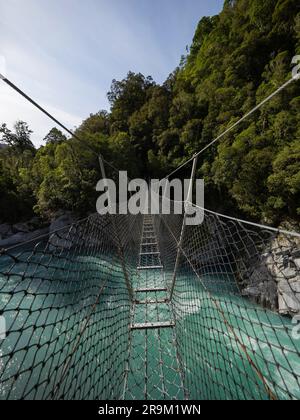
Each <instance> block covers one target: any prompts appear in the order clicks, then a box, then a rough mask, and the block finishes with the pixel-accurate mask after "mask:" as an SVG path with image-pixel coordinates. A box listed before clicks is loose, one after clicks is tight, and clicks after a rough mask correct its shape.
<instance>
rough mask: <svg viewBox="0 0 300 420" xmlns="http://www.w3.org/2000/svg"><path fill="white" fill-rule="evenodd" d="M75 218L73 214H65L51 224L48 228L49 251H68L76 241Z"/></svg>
mask: <svg viewBox="0 0 300 420" xmlns="http://www.w3.org/2000/svg"><path fill="white" fill-rule="evenodd" d="M75 223H76V217H75V215H74V214H73V213H71V212H67V213H64V214H62V215H60V216H58V217H57V218H56V219H54V220H53V221H52V222H51V225H50V228H49V233H50V236H49V243H50V249H51V250H55V249H70V248H72V246H73V244H74V242H75V240H76V228H75V227H74V224H75Z"/></svg>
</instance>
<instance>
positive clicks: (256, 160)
mask: <svg viewBox="0 0 300 420" xmlns="http://www.w3.org/2000/svg"><path fill="white" fill-rule="evenodd" d="M295 54H300V12H299V0H263V1H262V0H251V1H248V0H226V1H225V4H224V8H223V11H222V12H221V13H220V14H219V15H218V16H214V17H204V18H202V19H201V21H200V22H199V24H198V26H197V29H196V32H195V36H194V38H193V42H192V45H191V47H190V52H189V54H188V55H187V56H184V59H183V60H182V61H181V65H180V66H179V67H178V68H177V69H175V71H174V72H173V73H172V74H170V76H169V77H168V79H167V80H166V82H165V83H164V84H163V85H162V86H160V85H158V84H156V83H154V82H153V80H152V78H151V77H145V76H143V75H142V74H140V73H138V74H135V73H133V72H129V73H128V74H127V76H126V78H125V79H123V80H121V81H117V80H113V82H112V86H111V90H110V92H109V93H108V99H109V101H110V104H111V111H110V113H108V112H106V111H100V112H98V113H96V114H91V115H90V116H89V117H88V118H87V119H86V120H85V121H84V122H83V123H82V125H81V126H80V127H79V128H78V129H77V130H76V135H77V136H78V137H80V138H81V139H82V141H81V142H78V141H77V140H76V139H67V138H66V137H65V136H64V135H63V134H62V133H61V132H60V131H59V130H58V129H56V128H54V129H52V130H51V131H50V133H49V134H48V135H47V136H46V138H45V142H46V145H45V146H43V147H41V148H40V149H39V150H38V151H35V150H34V148H33V145H32V143H31V140H30V134H31V131H30V130H29V128H28V126H27V124H26V123H23V122H19V123H17V125H16V127H15V130H14V132H11V131H10V130H9V129H8V128H7V126H6V125H5V124H4V125H2V127H1V128H0V134H2V139H3V141H4V142H5V144H6V145H8V147H7V148H4V149H0V191H1V203H2V206H1V212H2V214H1V215H0V219H1V220H2V219H3V220H4V219H6V218H9V217H11V218H18V217H19V218H20V212H23V210H20V206H19V205H20V203H21V204H22V205H23V203H26V208H27V210H26V211H25V212H24V214H27V212H28V211H31V209H32V207H33V206H34V209H35V211H36V212H38V213H39V214H40V215H42V216H44V217H51V215H52V214H53V213H55V212H56V211H57V210H58V209H62V210H73V211H76V212H78V213H82V214H84V213H86V212H88V211H94V207H95V201H96V196H95V185H96V182H97V181H98V179H99V178H100V176H101V175H100V172H99V165H98V161H97V155H98V154H99V153H101V154H102V155H103V156H104V157H105V159H106V160H108V161H110V162H112V163H113V164H114V165H115V166H117V167H119V168H120V169H122V170H126V169H127V170H129V176H134V177H136V176H139V177H144V178H147V177H153V178H154V177H158V176H160V177H162V176H163V175H165V174H166V172H168V171H171V170H172V169H174V168H176V167H177V166H178V165H179V164H181V163H183V162H184V161H185V160H186V159H187V158H188V157H191V156H192V155H193V154H194V153H195V152H196V151H198V150H201V149H202V148H203V147H205V146H206V145H207V144H208V143H210V142H211V141H212V139H214V138H216V137H217V136H218V135H219V134H221V133H222V132H223V131H224V130H225V129H226V128H228V127H229V126H230V125H232V124H234V123H235V122H236V121H238V119H239V118H241V116H242V115H244V114H245V113H247V112H248V111H249V110H250V109H252V108H253V107H254V106H255V105H256V104H258V103H259V102H261V101H262V100H263V99H264V98H266V97H267V96H268V95H270V94H271V93H272V92H273V91H274V90H275V89H276V88H278V87H279V86H280V85H281V84H283V83H284V82H285V81H286V80H288V78H290V77H291V73H290V72H291V59H292V57H293V56H294V55H295ZM299 108H300V86H299V84H297V83H294V84H292V85H290V86H289V87H288V88H286V89H285V90H284V91H282V92H281V93H280V94H278V95H276V97H274V98H273V99H272V100H271V101H269V102H268V103H267V104H265V105H264V106H263V107H262V108H261V109H260V110H259V111H258V112H256V113H255V114H253V115H252V116H251V117H249V118H247V119H246V120H244V121H243V123H242V124H240V125H239V126H238V127H237V128H235V130H232V131H231V132H230V133H229V134H228V135H226V136H225V137H224V138H222V140H221V142H220V143H219V144H216V145H214V146H213V147H211V148H209V149H208V150H206V151H205V153H204V154H203V155H201V156H200V159H199V169H198V175H199V176H203V177H204V178H205V181H206V202H207V203H208V205H209V206H211V207H213V208H214V209H216V210H227V211H229V212H230V213H232V214H236V215H241V214H242V215H243V216H246V217H248V218H253V219H255V220H264V221H266V220H267V221H269V222H273V223H276V222H278V223H279V222H280V221H282V220H283V219H285V218H292V219H297V220H298V219H299V216H300V195H299V194H300V192H299V191H300V185H299V183H300V163H299V162H300V149H299V147H300V146H299V145H300V114H299ZM107 171H108V173H107V175H108V176H115V174H113V171H110V169H109V168H107ZM10 207H12V208H13V209H14V210H13V211H12V212H10V211H9V209H10ZM21 207H22V206H21ZM14 212H15V213H14ZM18 215H19V216H18ZM22 215H23V213H22ZM24 217H25V216H24Z"/></svg>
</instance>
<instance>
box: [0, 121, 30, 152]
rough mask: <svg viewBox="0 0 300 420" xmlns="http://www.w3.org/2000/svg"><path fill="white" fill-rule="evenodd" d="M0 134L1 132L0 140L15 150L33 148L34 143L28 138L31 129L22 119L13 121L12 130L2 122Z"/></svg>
mask: <svg viewBox="0 0 300 420" xmlns="http://www.w3.org/2000/svg"><path fill="white" fill-rule="evenodd" d="M0 134H2V141H3V142H4V143H5V144H7V145H8V146H11V147H12V148H13V149H14V150H15V151H17V152H24V151H25V150H26V149H29V150H34V145H33V143H32V142H31V140H30V136H31V134H32V131H31V130H30V129H29V127H28V124H27V123H26V122H24V121H17V122H16V123H15V125H14V132H13V131H11V130H9V129H8V128H7V125H6V124H2V126H1V127H0Z"/></svg>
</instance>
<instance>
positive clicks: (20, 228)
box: [12, 223, 31, 233]
mask: <svg viewBox="0 0 300 420" xmlns="http://www.w3.org/2000/svg"><path fill="white" fill-rule="evenodd" d="M12 228H13V231H14V232H16V233H19V232H23V233H28V232H30V230H31V229H30V227H29V225H28V223H17V224H15V225H13V227H12Z"/></svg>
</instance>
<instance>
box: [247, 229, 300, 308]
mask: <svg viewBox="0 0 300 420" xmlns="http://www.w3.org/2000/svg"><path fill="white" fill-rule="evenodd" d="M299 255H300V240H298V239H296V238H288V237H287V236H286V235H279V236H278V237H277V238H276V239H274V240H273V241H272V242H271V243H270V244H269V246H268V249H265V250H264V252H263V253H262V254H261V256H260V260H259V261H258V262H256V263H255V264H254V265H252V264H250V267H251V268H250V269H248V271H247V272H246V273H244V276H243V277H244V279H246V280H244V289H243V291H242V294H243V295H244V296H248V297H249V298H250V299H253V300H255V301H256V302H257V303H260V304H262V305H264V306H267V307H269V308H271V309H273V310H274V309H275V310H278V311H279V313H281V314H285V315H294V314H295V313H300V258H299ZM245 283H246V284H245Z"/></svg>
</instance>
